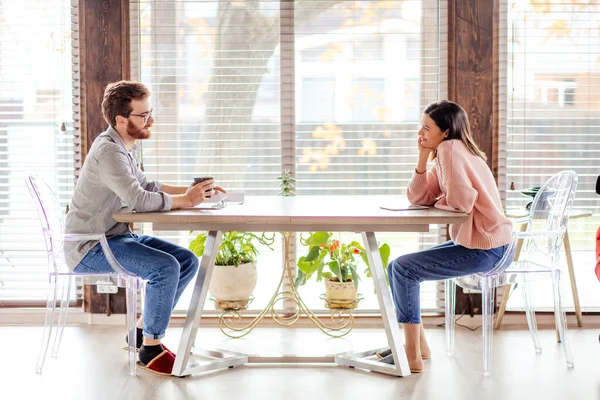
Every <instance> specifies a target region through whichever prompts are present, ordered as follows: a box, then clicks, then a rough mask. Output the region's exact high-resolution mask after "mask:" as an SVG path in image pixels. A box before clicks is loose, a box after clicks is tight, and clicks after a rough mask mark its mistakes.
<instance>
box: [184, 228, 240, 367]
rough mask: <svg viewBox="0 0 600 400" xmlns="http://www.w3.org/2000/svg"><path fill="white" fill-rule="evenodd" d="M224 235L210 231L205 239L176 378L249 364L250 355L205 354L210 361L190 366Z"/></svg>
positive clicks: (186, 321) (185, 326)
mask: <svg viewBox="0 0 600 400" xmlns="http://www.w3.org/2000/svg"><path fill="white" fill-rule="evenodd" d="M222 236H223V233H222V232H219V231H210V232H209V233H208V237H207V238H206V242H205V245H204V255H203V256H202V259H201V261H200V269H199V270H198V275H197V276H196V282H195V284H194V292H193V294H192V300H191V301H190V306H189V308H188V311H187V316H186V318H185V325H184V327H183V332H182V333H181V339H180V340H179V347H178V348H177V357H176V358H175V364H174V365H173V371H172V374H173V375H175V376H185V375H190V374H192V373H195V372H206V371H212V370H216V369H222V368H227V367H231V366H236V365H242V364H245V363H247V362H248V357H247V356H243V355H238V354H233V353H232V354H228V353H222V352H212V353H205V354H204V356H207V357H210V358H211V361H206V362H203V363H198V364H192V365H188V361H189V358H190V351H191V349H192V345H193V344H194V340H195V338H196V333H197V332H198V325H199V323H200V317H201V316H202V308H203V307H204V302H205V300H206V294H207V293H208V286H209V284H210V279H211V277H212V272H213V269H214V265H215V259H216V257H217V252H218V250H219V244H220V243H221V237H222Z"/></svg>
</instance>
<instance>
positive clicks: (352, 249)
mask: <svg viewBox="0 0 600 400" xmlns="http://www.w3.org/2000/svg"><path fill="white" fill-rule="evenodd" d="M300 243H302V244H303V245H304V246H308V248H309V250H308V254H307V255H305V256H302V257H300V258H299V259H298V276H297V278H296V287H298V286H301V285H304V284H305V283H306V282H307V281H308V280H309V279H310V278H311V277H312V276H313V275H315V274H316V276H317V282H320V281H321V280H323V278H325V279H328V280H333V281H338V282H354V286H356V287H358V282H359V281H360V276H359V275H358V272H357V269H356V268H357V266H358V262H359V260H361V259H362V260H363V261H364V263H365V264H366V266H367V275H368V276H370V274H369V272H368V271H369V270H368V268H369V260H368V258H367V254H366V252H365V249H364V248H363V247H362V246H361V245H360V243H358V242H356V241H352V242H350V243H348V244H346V243H341V242H340V241H339V240H338V239H336V238H335V237H334V236H333V233H331V232H314V233H311V235H310V236H309V237H308V238H307V239H304V238H303V237H302V236H301V237H300ZM379 254H380V255H381V259H382V261H383V265H384V266H386V265H387V262H388V259H389V256H390V246H388V245H387V244H386V243H384V244H382V245H381V246H380V247H379ZM325 268H327V269H329V271H324V269H325Z"/></svg>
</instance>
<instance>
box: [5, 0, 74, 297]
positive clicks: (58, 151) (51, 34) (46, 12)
mask: <svg viewBox="0 0 600 400" xmlns="http://www.w3.org/2000/svg"><path fill="white" fill-rule="evenodd" d="M76 8H77V7H76V2H75V6H74V7H73V8H72V6H71V1H70V0H48V1H45V2H39V1H34V0H22V1H18V2H17V1H6V0H1V1H0V306H10V305H25V304H43V303H44V301H45V299H46V287H47V282H48V275H47V271H48V270H47V266H46V251H45V247H44V240H43V237H42V233H41V229H40V223H39V220H38V216H37V212H36V211H35V209H34V206H33V203H32V201H31V199H30V196H29V192H28V191H27V188H26V186H25V182H24V177H25V176H26V175H27V174H30V173H36V174H38V175H40V176H41V177H43V178H44V179H45V180H47V181H48V182H49V184H50V185H51V186H52V187H54V188H55V191H56V193H57V195H58V196H59V198H60V201H61V204H63V205H65V206H66V204H68V203H69V201H70V198H71V194H72V189H73V154H74V148H73V124H72V121H73V119H72V102H71V89H72V85H71V69H72V68H71V63H72V60H71V46H72V44H71V28H72V22H71V13H72V10H74V11H73V12H75V13H76ZM75 26H76V19H75Z"/></svg>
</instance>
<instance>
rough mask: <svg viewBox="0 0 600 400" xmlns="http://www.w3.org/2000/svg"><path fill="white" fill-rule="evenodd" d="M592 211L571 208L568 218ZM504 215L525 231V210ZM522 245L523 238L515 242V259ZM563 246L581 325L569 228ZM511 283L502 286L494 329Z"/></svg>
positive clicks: (496, 326)
mask: <svg viewBox="0 0 600 400" xmlns="http://www.w3.org/2000/svg"><path fill="white" fill-rule="evenodd" d="M591 215H592V213H591V212H590V211H580V210H573V211H571V212H570V213H569V219H577V218H586V217H590V216H591ZM506 216H507V217H509V218H514V219H515V221H513V222H514V223H515V224H517V225H521V232H525V231H526V230H527V226H528V224H529V218H528V217H527V216H526V213H525V212H518V211H507V213H506ZM522 246H523V239H521V240H519V242H518V243H517V248H516V250H515V260H518V259H519V256H520V254H521V247H522ZM563 246H564V248H565V257H566V259H567V269H568V271H569V278H570V281H571V293H572V294H573V303H574V305H575V315H576V317H577V326H579V327H582V326H583V317H582V314H581V306H580V304H579V293H578V291H577V281H576V280H575V270H574V269H573V268H574V267H573V256H572V254H571V242H570V240H569V229H568V228H567V230H566V231H565V236H564V238H563ZM511 288H512V285H508V286H505V287H504V293H503V294H502V300H501V302H500V307H499V308H498V314H497V316H496V323H495V324H494V329H500V326H501V325H502V318H504V313H505V311H506V303H508V296H509V295H510V291H511Z"/></svg>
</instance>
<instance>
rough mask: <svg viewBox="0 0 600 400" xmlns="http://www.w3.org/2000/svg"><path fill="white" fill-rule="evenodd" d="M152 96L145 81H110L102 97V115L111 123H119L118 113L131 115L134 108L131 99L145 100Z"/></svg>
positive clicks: (124, 115) (113, 124)
mask: <svg viewBox="0 0 600 400" xmlns="http://www.w3.org/2000/svg"><path fill="white" fill-rule="evenodd" d="M148 96H150V90H148V88H147V87H146V86H144V84H143V83H140V82H134V81H119V82H113V83H109V84H108V85H107V86H106V89H105V90H104V98H103V99H102V116H103V117H104V120H105V121H106V122H107V123H108V124H109V125H110V126H115V125H117V115H120V116H122V117H125V118H127V117H129V114H130V113H131V111H133V109H132V108H131V100H134V99H135V100H143V99H145V98H146V97H148Z"/></svg>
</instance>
